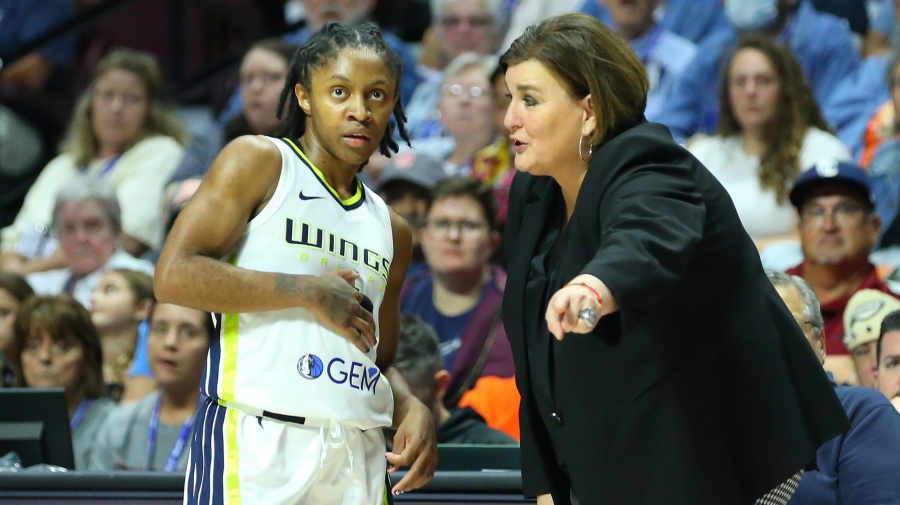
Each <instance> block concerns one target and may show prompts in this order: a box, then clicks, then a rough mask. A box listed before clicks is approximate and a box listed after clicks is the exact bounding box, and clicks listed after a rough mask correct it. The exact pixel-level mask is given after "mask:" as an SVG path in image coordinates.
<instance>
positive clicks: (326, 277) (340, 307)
mask: <svg viewBox="0 0 900 505" xmlns="http://www.w3.org/2000/svg"><path fill="white" fill-rule="evenodd" d="M358 277H359V273H357V272H354V271H352V270H335V271H334V272H329V273H327V274H323V275H320V276H318V277H316V278H315V279H316V282H315V283H314V285H315V289H314V297H315V302H314V303H313V304H312V306H311V307H310V308H309V310H310V312H312V313H313V315H314V316H316V319H318V320H319V322H320V323H322V324H323V325H324V326H326V327H327V328H329V329H330V330H332V331H333V332H335V333H337V334H339V335H343V336H344V338H346V339H347V340H349V341H350V342H353V344H354V345H355V346H356V347H357V348H359V350H360V351H362V352H364V353H368V352H369V349H370V348H371V347H372V346H374V345H375V318H374V317H373V316H372V313H371V312H369V311H368V310H366V309H364V308H363V307H362V305H360V302H362V300H363V295H362V293H360V292H359V290H357V289H356V288H355V287H354V284H353V283H354V281H355V280H356V279H357V278H358Z"/></svg>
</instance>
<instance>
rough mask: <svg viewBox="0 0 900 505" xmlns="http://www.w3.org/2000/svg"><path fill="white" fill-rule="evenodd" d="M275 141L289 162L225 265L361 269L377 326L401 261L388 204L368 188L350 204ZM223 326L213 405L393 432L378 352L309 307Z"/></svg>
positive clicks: (212, 365) (292, 147)
mask: <svg viewBox="0 0 900 505" xmlns="http://www.w3.org/2000/svg"><path fill="white" fill-rule="evenodd" d="M270 140H271V141H272V142H274V143H275V145H276V146H278V149H279V150H280V151H281V158H282V163H281V177H280V178H279V180H278V186H277V187H276V189H275V194H274V195H273V196H272V199H271V200H270V201H269V202H268V203H267V204H266V205H265V208H263V210H262V211H261V212H260V213H259V215H257V216H256V217H254V218H253V219H252V220H251V221H250V223H249V224H248V226H247V229H246V231H245V232H244V234H243V235H242V236H241V238H240V240H239V241H238V243H237V245H236V246H235V250H234V252H233V253H231V254H229V255H228V256H227V257H226V258H225V259H226V260H227V261H229V262H231V263H233V264H235V265H237V266H239V267H241V268H246V269H249V270H257V271H263V272H280V273H287V274H306V275H321V274H324V273H327V272H332V271H334V270H338V269H349V270H356V271H358V272H359V273H360V277H359V279H358V280H357V281H356V285H357V287H358V288H359V289H360V291H361V292H362V293H363V294H364V295H365V296H367V297H368V298H369V299H370V300H371V301H372V304H373V306H374V310H373V315H374V316H375V323H376V327H377V323H378V310H379V308H380V307H381V302H382V299H383V297H384V290H385V287H386V285H387V279H388V272H389V270H390V265H391V260H392V259H393V255H394V243H393V235H392V231H391V219H390V215H389V213H388V208H387V205H385V203H384V201H383V200H381V198H379V197H378V195H376V194H375V193H374V192H373V191H371V190H370V189H369V188H367V187H366V186H365V185H363V184H362V183H359V182H357V191H356V194H355V195H354V196H353V197H351V198H350V199H348V200H341V199H340V197H339V196H338V194H337V192H335V191H334V190H333V189H332V188H331V187H329V186H328V184H327V183H326V182H325V179H324V178H323V177H322V175H321V172H319V170H318V169H317V168H316V167H315V166H314V165H313V164H312V163H311V162H310V161H309V159H307V158H306V156H305V155H304V154H303V152H302V151H301V150H300V149H299V148H298V147H297V145H296V144H295V143H293V142H292V141H290V140H287V139H270ZM218 319H219V321H218V322H219V326H218V329H219V340H218V342H214V343H213V345H212V346H211V347H210V350H209V356H208V358H207V366H206V371H205V372H204V378H203V384H202V389H203V391H204V393H206V394H207V395H208V396H210V397H211V398H214V399H217V400H220V402H224V404H225V405H227V406H229V407H234V408H238V409H241V410H244V411H246V412H248V413H252V414H254V415H259V413H260V412H262V411H268V412H273V413H276V414H281V415H289V416H301V417H311V418H321V419H331V420H335V421H340V422H346V423H350V424H352V425H355V426H357V427H359V428H361V429H369V428H373V427H376V426H389V425H390V424H391V418H392V416H393V396H392V393H391V387H390V384H388V381H387V379H386V378H385V377H383V376H382V375H381V371H380V370H379V369H378V367H376V365H375V357H376V350H377V344H376V346H374V347H373V348H372V349H371V350H370V352H369V353H368V354H365V353H363V352H362V351H360V350H359V349H358V348H357V347H356V346H355V345H353V344H352V343H351V342H350V341H349V340H347V339H345V338H344V337H343V336H341V335H339V334H337V333H334V332H332V331H330V330H328V329H326V328H325V327H324V326H322V325H320V324H319V323H318V322H317V321H316V318H315V317H314V316H313V315H312V313H311V312H309V311H308V310H306V309H303V308H291V309H284V310H274V311H268V312H253V313H245V314H222V315H221V317H219V318H218ZM377 334H378V333H377V331H376V335H377Z"/></svg>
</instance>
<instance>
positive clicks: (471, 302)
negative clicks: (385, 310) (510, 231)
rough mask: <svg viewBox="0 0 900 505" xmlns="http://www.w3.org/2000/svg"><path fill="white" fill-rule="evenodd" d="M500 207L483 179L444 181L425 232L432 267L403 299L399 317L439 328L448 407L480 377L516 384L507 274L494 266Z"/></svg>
mask: <svg viewBox="0 0 900 505" xmlns="http://www.w3.org/2000/svg"><path fill="white" fill-rule="evenodd" d="M495 209H496V202H495V200H494V195H493V191H492V190H491V188H490V187H489V186H485V185H483V184H482V183H481V182H479V181H476V180H474V179H471V178H469V177H450V178H447V179H444V180H443V181H441V182H439V183H438V184H437V186H436V187H435V189H434V200H433V201H432V203H431V206H430V207H429V209H428V213H427V214H426V216H427V217H426V219H425V227H424V229H423V230H422V247H423V250H424V252H425V261H426V263H427V264H428V270H426V271H423V272H420V273H419V274H416V275H414V276H412V277H411V278H410V279H409V280H408V281H407V282H406V285H405V286H404V288H403V291H402V293H401V294H400V310H401V312H403V313H404V314H415V315H417V316H419V317H421V318H422V319H423V320H424V321H425V322H427V323H429V324H431V325H432V326H433V327H434V329H435V330H436V331H437V334H438V339H439V342H440V348H441V354H442V356H443V358H444V368H445V369H446V370H448V371H449V372H450V376H451V377H452V379H451V381H450V384H449V386H448V388H447V392H446V394H445V396H444V403H445V405H446V406H447V407H453V406H455V405H457V404H458V402H459V400H460V398H461V397H462V395H463V393H465V392H466V391H467V390H469V389H472V388H473V387H476V386H477V383H478V382H479V380H481V379H485V378H503V379H509V381H512V377H513V375H514V372H515V370H514V366H513V361H512V351H511V349H510V346H509V341H508V340H507V338H506V331H505V330H504V329H503V325H502V323H501V322H500V314H499V312H500V302H501V300H502V298H503V289H504V286H505V284H506V273H505V272H504V271H503V269H501V268H499V267H497V266H491V265H490V264H489V259H490V257H491V254H492V253H493V251H494V250H495V249H496V248H497V247H498V246H499V245H500V235H499V234H498V233H497V232H496V231H495V230H494V223H493V216H494V215H495V211H496V210H495ZM488 382H489V381H488ZM475 408H476V410H478V407H477V406H476V407H475ZM481 414H482V415H483V416H484V417H485V419H486V420H487V422H488V425H489V426H492V427H495V428H497V427H498V425H497V424H496V423H495V422H494V421H495V420H494V419H492V417H491V415H490V413H485V412H481ZM512 417H513V418H514V417H515V412H513V413H512ZM505 431H507V433H509V431H508V430H505ZM515 431H517V428H516V430H515Z"/></svg>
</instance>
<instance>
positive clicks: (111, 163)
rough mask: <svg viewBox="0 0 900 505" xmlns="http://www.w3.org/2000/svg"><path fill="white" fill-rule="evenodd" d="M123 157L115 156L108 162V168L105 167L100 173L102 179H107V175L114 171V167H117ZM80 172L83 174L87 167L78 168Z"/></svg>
mask: <svg viewBox="0 0 900 505" xmlns="http://www.w3.org/2000/svg"><path fill="white" fill-rule="evenodd" d="M121 157H122V155H121V154H117V155H115V156H113V157H112V158H111V159H110V160H109V161H107V162H106V166H105V167H103V170H101V171H100V177H105V176H106V174H108V173H109V171H110V170H112V169H113V167H114V166H116V162H118V161H119V158H121ZM78 170H79V171H81V172H85V171H87V165H81V166H80V167H78Z"/></svg>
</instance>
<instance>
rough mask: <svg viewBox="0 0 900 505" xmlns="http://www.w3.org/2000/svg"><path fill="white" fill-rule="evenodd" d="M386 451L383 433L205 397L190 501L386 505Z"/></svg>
mask: <svg viewBox="0 0 900 505" xmlns="http://www.w3.org/2000/svg"><path fill="white" fill-rule="evenodd" d="M266 415H267V416H270V414H268V413H266ZM271 415H274V414H271ZM385 450H386V449H385V443H384V435H383V434H382V432H381V430H380V429H378V428H375V429H370V430H366V431H362V430H360V429H359V428H356V427H353V426H347V425H344V424H341V423H338V422H335V421H309V420H304V424H297V423H294V422H284V421H282V420H277V419H273V418H271V417H264V416H253V415H250V414H247V413H245V412H243V411H240V410H237V409H233V408H226V407H223V406H221V405H219V404H218V403H217V402H215V401H213V400H207V401H206V403H205V404H204V405H203V406H201V408H200V412H199V413H198V414H197V421H196V422H195V424H194V433H193V437H192V441H191V452H190V458H189V460H188V470H187V476H186V478H185V487H184V503H185V504H186V505H200V504H202V505H240V504H245V505H255V504H265V505H298V504H316V505H360V504H371V505H384V504H386V503H388V500H389V499H388V494H387V493H388V492H389V490H388V489H387V488H386V486H385V475H386V474H385V470H386V467H387V460H386V459H385V455H384V454H385ZM390 501H393V500H390Z"/></svg>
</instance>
